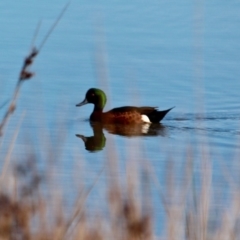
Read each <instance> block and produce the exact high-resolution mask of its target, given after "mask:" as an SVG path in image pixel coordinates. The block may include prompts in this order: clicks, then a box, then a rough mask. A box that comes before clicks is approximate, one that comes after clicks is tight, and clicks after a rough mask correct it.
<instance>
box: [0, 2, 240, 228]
mask: <svg viewBox="0 0 240 240" xmlns="http://www.w3.org/2000/svg"><path fill="white" fill-rule="evenodd" d="M64 4H65V2H64V1H56V0H55V1H51V2H48V1H41V3H40V2H37V1H27V0H26V1H19V2H17V3H14V4H13V3H12V2H10V1H8V2H7V1H4V2H1V3H0V30H1V39H0V50H1V51H0V52H1V55H0V66H1V67H0V87H1V96H0V103H1V104H2V103H4V102H5V101H6V100H8V99H9V98H10V97H11V95H12V92H13V89H14V87H15V84H16V79H17V76H18V72H19V69H20V67H21V64H22V60H23V57H24V56H25V55H26V54H27V52H28V49H29V46H30V44H31V40H32V36H33V33H34V31H35V28H36V26H37V24H38V22H39V20H42V24H41V30H40V33H39V36H38V40H37V44H39V42H40V41H41V39H42V38H43V36H44V34H45V33H46V32H47V30H48V29H49V27H50V26H51V24H52V23H53V21H54V20H55V19H56V17H57V15H58V13H59V12H60V11H61V9H62V7H63V5H64ZM239 13H240V3H239V2H238V1H231V2H226V1H211V3H210V2H208V1H205V2H204V1H195V2H193V1H187V0H186V1H183V2H182V1H181V2H180V1H167V2H166V1H154V0H151V1H148V2H147V3H146V2H144V1H131V2H129V1H107V0H105V1H101V2H100V1H97V2H91V1H86V2H80V1H73V2H72V3H71V5H70V7H69V9H68V11H67V12H66V14H65V15H64V17H63V18H62V19H61V21H60V23H59V24H58V26H57V28H56V29H55V30H54V32H53V33H52V35H51V36H50V38H49V39H48V41H47V43H46V45H45V46H44V48H43V49H42V51H41V53H40V55H39V56H38V58H37V60H36V62H35V63H34V65H33V68H32V69H33V71H34V72H35V73H36V76H35V77H34V79H32V80H31V81H29V82H26V83H25V84H24V85H23V88H22V91H21V94H20V98H19V101H18V104H17V110H16V112H15V114H14V116H13V117H12V118H11V120H10V122H9V124H8V126H7V129H6V131H5V136H4V138H3V140H2V147H1V159H4V156H5V155H6V152H7V149H8V146H9V143H10V142H11V139H12V138H13V134H14V132H15V131H16V129H17V126H18V124H19V121H20V119H21V118H22V116H23V120H22V124H21V128H20V132H19V136H18V138H17V141H16V143H15V148H14V151H13V153H12V155H13V159H14V161H15V160H16V161H17V160H19V157H20V159H25V158H26V156H27V153H28V152H32V151H34V152H35V154H36V156H37V159H38V161H39V162H38V164H39V166H40V167H42V168H43V169H44V166H46V164H47V160H46V159H47V158H48V156H49V151H48V150H49V149H53V150H54V152H55V155H54V158H56V162H55V163H54V167H53V169H52V171H53V172H54V173H55V175H56V176H57V178H58V179H59V181H60V182H61V183H63V184H62V186H64V196H66V198H69V199H70V200H69V201H70V202H71V199H74V196H75V195H74V194H75V191H73V189H75V188H78V187H79V185H78V181H77V180H76V179H78V178H80V179H83V178H85V179H86V184H87V185H89V184H91V182H93V181H94V179H95V177H96V175H97V174H98V173H99V171H101V169H102V168H103V166H104V164H106V156H107V155H108V152H109V149H110V150H111V149H113V148H114V151H116V153H117V155H118V156H119V159H120V160H119V161H120V174H123V176H124V172H125V165H126V162H128V161H129V156H130V157H131V158H132V159H133V160H134V161H141V160H143V159H145V160H147V161H148V162H149V163H150V165H151V166H152V167H153V168H154V169H155V172H156V175H157V177H158V180H159V181H160V182H161V183H162V185H163V189H164V186H165V184H164V183H165V181H166V175H167V174H168V172H167V171H166V169H167V166H168V165H167V164H168V160H169V158H168V157H169V156H171V158H172V159H173V160H172V161H173V162H174V165H175V166H176V169H177V171H178V172H179V176H181V174H180V173H181V172H182V170H183V168H184V159H185V158H184V156H185V153H186V149H188V148H189V146H191V147H192V149H193V152H194V155H195V158H194V159H195V162H194V169H195V170H194V172H195V173H196V175H197V174H198V173H199V171H200V169H201V158H200V157H199V156H200V155H201V154H200V152H201V151H200V149H201V144H204V145H207V148H205V149H206V151H208V154H209V159H211V160H209V161H210V162H211V164H212V166H213V184H214V186H216V187H219V189H221V191H224V190H226V191H227V189H228V184H227V181H226V179H224V177H223V171H222V170H223V169H227V170H229V171H231V172H232V174H233V175H236V176H237V175H238V173H237V171H236V167H237V165H236V162H237V161H236V154H237V150H238V148H239V134H240V129H239V120H240V111H239V109H240V94H239V91H240V80H239V76H240V67H239V66H240V31H239V29H240V14H239ZM90 87H99V88H102V89H103V90H104V91H105V92H106V93H107V96H108V103H107V106H106V110H107V109H110V108H111V107H118V106H124V105H150V106H158V107H159V108H160V109H167V108H170V107H173V106H175V108H174V109H173V110H172V111H171V112H170V113H169V114H168V115H167V116H166V117H165V119H164V120H163V121H162V127H161V128H159V127H158V128H157V129H153V130H152V133H153V134H150V135H154V136H148V135H147V134H146V135H144V136H138V137H136V136H135V137H126V136H121V135H116V134H112V133H110V132H111V130H110V132H109V129H108V130H106V129H103V130H101V129H100V132H101V134H102V135H101V136H100V138H98V144H99V145H98V146H97V147H98V150H100V149H102V150H100V151H95V152H91V151H87V150H86V149H85V145H84V143H83V141H82V139H81V138H79V137H77V136H76V134H79V135H83V136H88V137H90V136H93V135H94V133H93V131H94V129H93V128H92V127H91V126H90V124H89V122H88V121H87V119H88V117H89V115H90V113H91V111H92V106H91V105H87V106H84V107H81V108H76V107H75V104H76V103H78V102H80V101H82V100H83V98H84V96H85V92H86V91H87V90H88V89H89V88H90ZM5 109H6V107H3V108H1V109H0V114H1V116H2V115H3V113H4V111H5ZM99 142H100V143H99ZM32 143H34V149H32V147H31V146H32ZM139 146H140V147H139ZM140 149H144V153H143V152H142V151H140ZM95 150H96V149H95ZM83 169H84V170H83ZM99 182H100V183H99V184H98V186H97V187H96V190H94V191H93V193H92V200H90V201H92V202H94V204H95V205H97V204H101V201H99V199H100V200H101V199H102V200H103V199H104V194H103V193H102V190H101V189H102V188H103V185H104V177H102V178H101V179H100V180H99ZM153 189H154V187H153ZM67 196H68V197H67ZM154 201H155V202H156V208H157V209H158V211H157V213H156V220H157V222H158V223H159V224H158V226H159V227H158V228H157V229H158V230H157V231H161V229H162V226H163V223H161V222H162V221H161V219H162V218H164V210H163V207H162V206H161V204H160V202H161V200H160V199H159V198H158V197H157V196H155V195H154ZM220 204H221V203H220Z"/></svg>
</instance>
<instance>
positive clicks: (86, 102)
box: [76, 99, 88, 107]
mask: <svg viewBox="0 0 240 240" xmlns="http://www.w3.org/2000/svg"><path fill="white" fill-rule="evenodd" d="M85 104H88V100H87V99H84V100H83V101H82V102H80V103H78V104H76V107H81V106H83V105H85Z"/></svg>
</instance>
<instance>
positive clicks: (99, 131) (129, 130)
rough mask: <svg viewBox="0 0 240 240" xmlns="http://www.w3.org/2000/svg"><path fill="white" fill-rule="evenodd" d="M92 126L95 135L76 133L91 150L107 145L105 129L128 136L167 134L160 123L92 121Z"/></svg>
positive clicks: (97, 149)
mask: <svg viewBox="0 0 240 240" xmlns="http://www.w3.org/2000/svg"><path fill="white" fill-rule="evenodd" d="M91 127H92V129H93V136H91V137H86V136H84V135H81V134H76V136H77V137H79V138H81V139H82V140H83V142H84V144H85V148H86V150H88V151H90V152H95V151H100V150H102V149H103V148H104V147H105V144H106V138H105V136H104V133H103V129H105V130H107V131H108V132H109V133H111V134H116V135H120V136H126V137H134V136H158V135H161V136H165V135H166V128H165V127H164V126H163V125H161V124H160V123H158V124H151V125H150V124H102V123H91Z"/></svg>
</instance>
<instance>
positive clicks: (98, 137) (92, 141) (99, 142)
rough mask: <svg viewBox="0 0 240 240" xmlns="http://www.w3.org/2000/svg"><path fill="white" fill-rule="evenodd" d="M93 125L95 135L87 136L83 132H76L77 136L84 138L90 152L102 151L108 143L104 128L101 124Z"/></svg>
mask: <svg viewBox="0 0 240 240" xmlns="http://www.w3.org/2000/svg"><path fill="white" fill-rule="evenodd" d="M91 126H92V129H93V136H91V137H85V136H84V135H81V134H76V136H77V137H79V138H81V139H82V140H83V142H84V144H85V148H86V150H88V151H90V152H96V151H100V150H102V149H103V148H104V147H105V144H106V138H105V136H104V134H103V128H102V126H101V124H91Z"/></svg>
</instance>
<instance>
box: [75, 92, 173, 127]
mask: <svg viewBox="0 0 240 240" xmlns="http://www.w3.org/2000/svg"><path fill="white" fill-rule="evenodd" d="M106 102H107V97H106V94H105V93H104V91H102V90H101V89H98V88H90V89H89V90H88V91H87V92H86V95H85V99H84V100H83V101H82V102H80V103H78V104H76V107H81V106H83V105H86V104H89V103H91V104H93V105H94V108H93V112H92V113H91V115H90V121H91V122H100V123H102V124H140V123H149V124H151V123H159V122H160V121H161V120H162V119H163V118H164V117H165V116H166V114H167V113H168V112H169V111H170V110H172V109H173V108H174V107H172V108H169V109H167V110H162V111H159V110H158V108H157V107H149V106H143V107H135V106H124V107H118V108H113V109H112V110H110V111H107V112H103V109H104V107H105V105H106Z"/></svg>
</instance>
